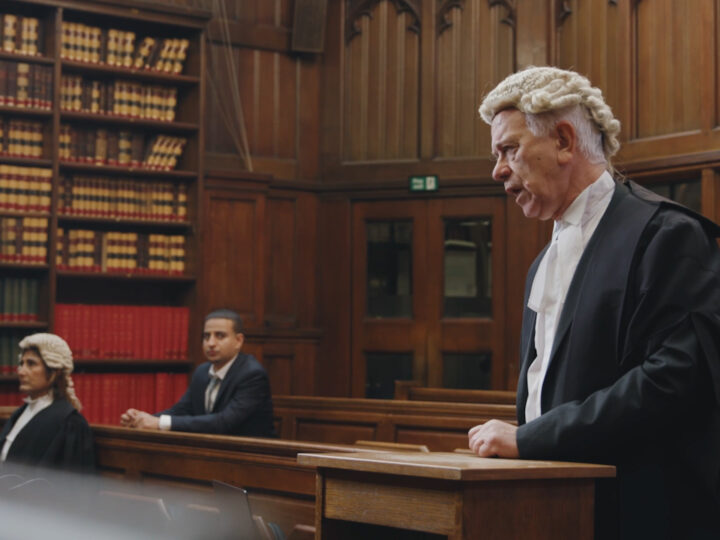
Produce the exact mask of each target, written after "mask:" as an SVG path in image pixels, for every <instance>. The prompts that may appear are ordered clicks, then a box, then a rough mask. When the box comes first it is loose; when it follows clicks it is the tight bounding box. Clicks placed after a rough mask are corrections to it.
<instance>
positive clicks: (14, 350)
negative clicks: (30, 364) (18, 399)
mask: <svg viewBox="0 0 720 540" xmlns="http://www.w3.org/2000/svg"><path fill="white" fill-rule="evenodd" d="M32 332H33V331H31V330H27V329H25V328H2V329H0V375H10V374H12V373H15V371H16V369H17V363H18V353H19V352H20V349H19V348H18V343H20V341H21V340H22V338H24V337H25V336H27V335H28V334H31V333H32ZM5 386H6V385H2V386H0V392H3V391H7V390H8V388H6V387H5ZM15 388H17V386H15V387H14V388H13V389H15ZM0 405H12V403H3V402H2V401H0Z"/></svg>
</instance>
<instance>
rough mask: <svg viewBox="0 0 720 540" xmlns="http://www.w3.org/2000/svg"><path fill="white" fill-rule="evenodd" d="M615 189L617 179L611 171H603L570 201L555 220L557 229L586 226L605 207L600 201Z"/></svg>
mask: <svg viewBox="0 0 720 540" xmlns="http://www.w3.org/2000/svg"><path fill="white" fill-rule="evenodd" d="M614 189H615V181H614V180H613V179H612V176H610V173H609V172H607V171H603V173H602V174H601V175H600V176H599V177H598V179H597V180H595V181H594V182H593V183H592V184H590V185H589V186H587V187H586V188H585V189H583V190H582V192H581V193H580V195H578V196H577V197H575V200H574V201H573V202H572V203H570V206H568V208H567V210H565V212H564V213H563V215H562V216H561V217H560V219H558V220H557V221H556V222H555V229H556V230H557V229H558V228H559V229H563V228H565V227H569V226H572V225H580V226H581V227H582V226H584V225H585V224H586V223H587V222H588V221H589V220H590V219H591V218H592V217H593V216H594V215H595V214H596V213H597V212H598V210H600V209H602V208H603V207H602V206H599V203H600V201H602V199H603V198H604V197H605V196H606V195H607V194H608V192H609V191H612V190H614Z"/></svg>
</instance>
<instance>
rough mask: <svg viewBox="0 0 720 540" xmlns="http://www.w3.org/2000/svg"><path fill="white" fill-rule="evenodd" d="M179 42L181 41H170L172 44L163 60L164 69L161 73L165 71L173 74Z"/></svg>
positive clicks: (162, 68)
mask: <svg viewBox="0 0 720 540" xmlns="http://www.w3.org/2000/svg"><path fill="white" fill-rule="evenodd" d="M179 41H180V40H179V39H174V38H173V39H170V44H169V45H168V48H167V50H166V51H165V58H164V60H163V63H162V67H161V68H160V70H161V71H164V72H165V73H172V71H173V69H174V65H175V57H176V55H177V51H178V46H179Z"/></svg>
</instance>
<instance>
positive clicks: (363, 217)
mask: <svg viewBox="0 0 720 540" xmlns="http://www.w3.org/2000/svg"><path fill="white" fill-rule="evenodd" d="M426 224H427V220H426V204H425V202H424V201H380V202H362V203H356V204H355V205H354V207H353V279H352V282H353V287H352V288H353V297H352V302H353V305H352V313H353V323H352V327H353V330H352V334H353V335H352V395H353V397H366V396H367V397H383V396H384V397H387V393H388V391H389V390H390V391H391V389H388V385H391V384H392V382H391V381H392V378H393V377H396V378H401V379H414V378H421V379H422V378H423V377H424V369H425V365H426V358H425V352H426V343H425V339H426V335H427V320H428V312H427V308H428V306H427V298H428V294H427V286H428V280H427V275H426V272H425V269H426V261H427V256H426V252H425V249H426V247H427V243H426V242H425V241H424V238H425V236H426ZM368 373H370V374H371V375H370V376H368ZM373 373H377V374H378V377H377V378H374V377H373V375H372V374H373ZM381 386H382V387H381Z"/></svg>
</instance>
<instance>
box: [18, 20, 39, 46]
mask: <svg viewBox="0 0 720 540" xmlns="http://www.w3.org/2000/svg"><path fill="white" fill-rule="evenodd" d="M37 22H38V21H37V19H34V18H33V17H22V20H21V21H20V28H21V32H20V50H19V52H21V53H22V54H30V55H35V54H37V41H36V40H37V29H36V26H35V23H37Z"/></svg>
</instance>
